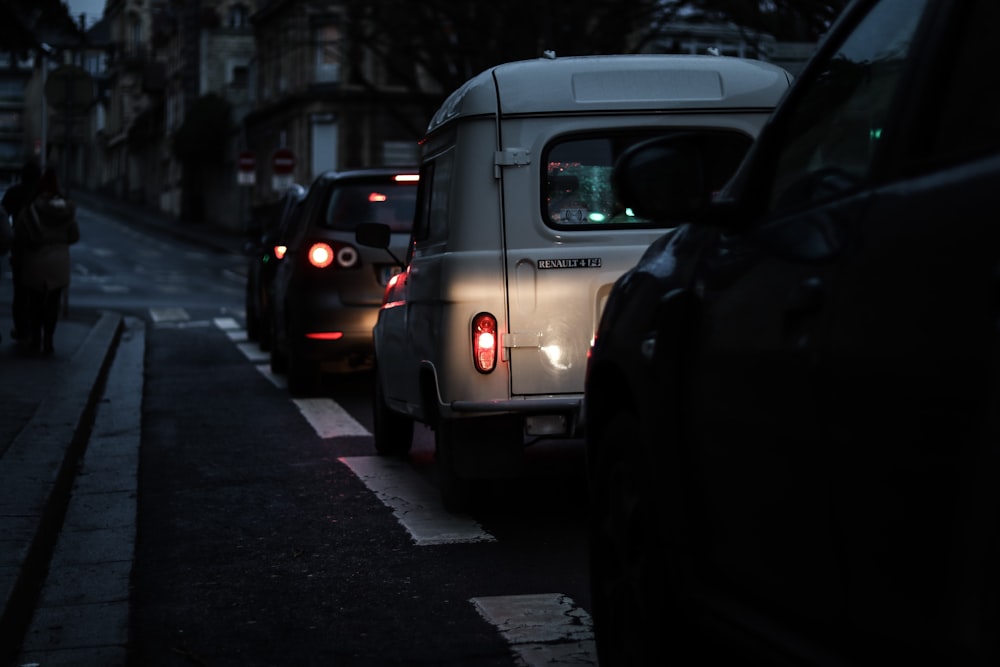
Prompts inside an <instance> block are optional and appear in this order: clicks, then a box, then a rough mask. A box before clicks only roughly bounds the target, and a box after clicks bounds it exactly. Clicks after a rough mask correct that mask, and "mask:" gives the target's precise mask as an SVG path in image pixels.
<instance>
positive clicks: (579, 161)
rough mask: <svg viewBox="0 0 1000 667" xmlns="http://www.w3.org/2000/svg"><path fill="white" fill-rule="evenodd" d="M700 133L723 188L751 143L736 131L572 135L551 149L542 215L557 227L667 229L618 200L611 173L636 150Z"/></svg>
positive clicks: (547, 155)
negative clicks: (622, 158)
mask: <svg viewBox="0 0 1000 667" xmlns="http://www.w3.org/2000/svg"><path fill="white" fill-rule="evenodd" d="M691 132H697V133H698V134H699V135H704V136H705V137H706V139H707V140H706V146H708V147H709V149H710V153H709V154H710V156H711V157H710V162H711V164H709V165H708V167H709V170H708V171H709V174H710V178H711V179H712V183H710V184H709V186H710V187H711V188H712V189H713V190H717V189H719V188H721V187H722V186H723V185H724V184H725V183H726V181H727V180H728V179H729V178H730V177H731V176H732V174H733V173H734V172H735V170H736V167H737V166H738V165H739V163H740V160H742V159H743V157H744V155H745V154H746V151H747V149H749V148H750V144H751V143H752V141H753V140H752V139H751V137H749V136H747V135H746V134H743V133H742V132H737V131H732V130H706V129H704V128H700V129H697V130H690V129H677V130H670V131H665V130H664V129H663V128H657V129H655V130H646V131H640V132H624V133H623V132H619V133H609V134H584V135H574V136H567V137H562V138H560V139H558V140H557V141H555V142H553V143H552V144H550V145H549V147H548V149H547V150H546V152H545V164H546V165H547V169H546V171H545V172H544V173H543V175H542V178H543V179H544V182H543V183H542V217H543V219H544V220H545V222H546V224H548V225H549V226H550V227H555V228H557V229H594V228H595V227H612V228H617V227H622V228H630V227H663V226H665V225H663V224H661V223H657V222H654V221H651V220H646V219H644V218H640V217H638V216H636V215H634V214H633V213H632V212H631V211H630V210H628V209H626V208H625V207H623V206H622V205H621V204H620V203H619V202H618V201H617V199H616V198H615V193H614V190H613V188H612V184H611V172H612V169H613V168H614V166H615V161H616V160H617V159H618V158H619V156H621V154H622V153H623V152H624V151H625V150H626V149H628V148H630V147H631V146H633V145H635V144H637V143H640V142H642V141H647V140H649V139H655V138H658V137H663V136H666V135H669V134H689V133H691Z"/></svg>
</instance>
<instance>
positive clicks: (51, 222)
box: [14, 167, 80, 356]
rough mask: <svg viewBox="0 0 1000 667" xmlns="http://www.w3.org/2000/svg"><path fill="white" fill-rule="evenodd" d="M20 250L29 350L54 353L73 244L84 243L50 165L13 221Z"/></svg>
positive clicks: (46, 353)
mask: <svg viewBox="0 0 1000 667" xmlns="http://www.w3.org/2000/svg"><path fill="white" fill-rule="evenodd" d="M14 239H15V244H18V247H19V252H21V260H20V262H21V267H20V269H21V271H20V272H21V281H22V285H23V287H24V296H25V302H26V303H25V305H26V315H27V317H26V319H27V326H28V332H27V333H28V342H27V345H28V352H29V353H32V354H36V353H39V352H40V353H41V354H43V355H46V356H47V355H51V354H52V352H53V345H52V337H53V334H54V333H55V329H56V323H57V322H58V321H59V307H60V305H61V303H62V296H63V291H64V290H65V289H66V287H67V286H68V285H69V274H70V258H69V246H70V245H72V244H74V243H76V242H77V241H79V240H80V228H79V226H78V225H77V221H76V205H75V204H74V203H73V202H72V201H70V200H69V199H67V198H66V197H65V196H64V195H63V193H62V191H61V189H60V188H59V179H58V178H57V177H56V172H55V170H54V169H52V168H51V167H49V168H46V170H45V171H44V172H43V173H42V177H41V179H40V180H39V182H38V194H37V195H36V197H35V198H34V199H33V200H32V201H31V203H30V204H28V205H27V206H24V207H23V208H22V209H21V212H20V213H18V215H17V217H16V218H15V219H14Z"/></svg>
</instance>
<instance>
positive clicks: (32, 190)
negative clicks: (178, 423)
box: [0, 158, 42, 341]
mask: <svg viewBox="0 0 1000 667" xmlns="http://www.w3.org/2000/svg"><path fill="white" fill-rule="evenodd" d="M41 177H42V169H41V167H40V166H39V165H38V161H37V160H35V159H34V158H29V159H28V160H26V161H25V163H24V166H22V167H21V180H20V182H18V183H15V184H14V185H12V186H10V187H9V188H7V190H6V192H4V195H3V199H2V200H0V206H3V209H4V210H5V211H6V212H7V215H9V216H10V222H11V223H13V222H14V221H15V220H16V219H17V216H18V214H20V213H21V209H22V208H24V207H25V206H26V205H28V204H30V203H31V201H32V200H33V199H34V198H35V195H36V194H38V181H39V179H40V178H41ZM10 273H11V289H12V290H13V293H12V299H11V317H12V318H13V320H14V329H13V330H12V331H11V332H10V337H11V338H13V339H14V340H15V341H19V340H22V339H25V338H26V337H27V335H28V334H27V331H28V320H27V313H26V311H25V297H24V286H23V285H22V284H21V252H20V251H19V248H18V246H17V240H16V239H12V241H11V246H10Z"/></svg>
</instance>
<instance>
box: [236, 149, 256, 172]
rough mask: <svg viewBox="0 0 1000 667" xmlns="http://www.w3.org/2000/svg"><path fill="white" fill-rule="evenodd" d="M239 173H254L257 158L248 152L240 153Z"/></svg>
mask: <svg viewBox="0 0 1000 667" xmlns="http://www.w3.org/2000/svg"><path fill="white" fill-rule="evenodd" d="M237 162H238V164H239V167H240V171H254V170H255V169H256V168H257V156H256V155H254V154H253V153H251V152H250V151H243V152H242V153H240V157H239V159H238V161H237Z"/></svg>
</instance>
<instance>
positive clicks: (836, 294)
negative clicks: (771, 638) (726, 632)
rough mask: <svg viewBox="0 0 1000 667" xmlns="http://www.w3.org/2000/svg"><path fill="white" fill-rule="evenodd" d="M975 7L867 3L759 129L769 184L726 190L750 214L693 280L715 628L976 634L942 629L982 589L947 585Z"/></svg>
mask: <svg viewBox="0 0 1000 667" xmlns="http://www.w3.org/2000/svg"><path fill="white" fill-rule="evenodd" d="M997 14H998V12H997V5H996V3H993V2H989V1H981V2H971V3H967V4H966V3H962V4H961V6H959V3H934V2H924V1H918V2H914V1H912V0H881V1H878V2H873V3H871V9H870V11H869V12H868V13H867V14H866V15H865V16H864V17H863V18H862V19H861V21H860V23H859V24H858V25H857V26H856V27H855V28H854V30H853V31H852V32H851V34H850V35H849V36H848V38H847V39H846V41H845V42H844V43H842V44H839V45H833V46H832V48H831V51H830V54H829V55H828V56H827V57H826V58H825V59H820V60H819V61H817V62H815V63H814V64H813V66H812V67H810V69H809V70H807V71H806V73H804V78H805V79H807V80H808V82H807V81H805V80H804V81H803V85H802V86H800V87H799V88H798V89H797V90H796V93H797V94H796V95H795V97H794V99H793V100H791V99H790V100H789V104H788V105H786V106H785V107H784V108H783V109H782V112H781V114H780V115H779V117H776V119H775V123H774V126H773V127H772V128H769V131H768V134H767V137H768V139H769V140H770V142H771V145H770V149H771V150H772V151H773V152H774V156H775V159H774V160H773V161H772V163H771V165H772V166H773V170H771V171H770V172H768V174H767V175H765V176H759V175H758V176H757V177H756V180H754V179H751V180H750V181H748V182H749V183H752V186H751V187H755V188H757V189H763V190H764V196H766V197H767V204H766V211H767V212H766V214H765V215H764V217H763V219H762V220H761V221H760V222H759V223H757V224H755V225H753V226H752V227H751V228H750V229H748V230H745V231H743V232H740V233H735V234H729V235H721V236H720V237H719V238H718V240H717V241H716V243H715V244H714V246H713V247H711V248H710V249H709V252H707V253H706V257H705V259H704V261H703V263H702V264H701V265H700V267H699V270H698V273H697V278H696V280H695V283H694V285H693V290H694V292H695V293H696V294H697V295H698V296H699V297H700V303H699V305H700V308H701V319H700V322H699V333H700V335H699V336H698V343H697V344H696V345H695V346H694V350H693V353H694V357H695V361H694V363H693V364H692V367H693V372H692V374H691V376H690V378H689V389H690V390H691V395H692V406H693V409H692V410H691V413H690V417H689V419H690V423H689V425H688V429H687V432H688V433H692V434H694V435H693V436H692V438H693V443H694V447H693V448H692V451H693V452H694V457H695V460H696V463H697V465H696V470H697V473H696V474H697V476H698V477H699V481H700V482H701V484H700V485H696V486H695V488H699V489H700V490H701V491H700V492H701V493H702V497H701V499H700V500H701V503H700V507H701V508H702V510H703V511H704V513H705V516H704V517H703V518H704V519H705V521H704V522H703V523H702V525H703V526H705V528H704V529H703V530H704V532H703V534H702V535H701V537H702V541H701V544H702V545H703V546H704V549H705V551H704V553H703V555H704V557H705V561H706V562H708V563H711V567H712V569H713V570H714V572H715V574H716V575H718V576H719V577H721V579H724V580H728V581H733V580H737V581H739V582H741V586H740V588H739V589H738V590H737V589H736V588H730V589H729V590H728V592H727V596H728V597H729V600H728V603H727V606H728V613H730V614H731V615H734V616H742V619H741V620H742V622H745V623H751V622H753V623H757V624H758V626H757V627H758V629H762V631H764V632H773V631H780V630H778V629H779V628H781V627H784V628H786V629H787V628H789V627H791V626H794V625H797V626H799V627H800V629H801V628H805V629H806V633H805V636H807V637H809V638H810V639H813V640H816V639H819V638H821V637H822V636H823V634H824V633H827V632H831V633H837V632H843V633H845V634H847V635H850V636H871V637H880V638H881V639H882V640H885V639H886V638H891V639H890V640H889V643H892V642H896V643H897V645H898V646H900V651H902V653H900V654H899V656H902V655H905V651H906V649H905V646H906V643H907V639H906V638H907V637H916V636H920V635H921V634H928V633H933V634H934V636H935V638H936V637H938V636H940V637H943V638H944V639H941V641H940V642H937V641H936V640H932V641H931V643H939V644H940V645H942V646H943V645H945V644H946V642H947V641H953V642H956V644H954V645H958V644H961V643H963V642H965V643H966V644H967V645H971V644H972V643H975V642H979V641H984V640H983V639H982V638H983V637H986V633H988V632H990V631H989V630H988V628H985V627H976V626H975V624H973V625H969V626H965V627H962V626H961V622H963V621H966V620H970V619H971V618H972V617H973V616H975V614H977V613H979V612H980V611H981V610H982V609H983V608H984V605H985V604H986V603H985V595H986V594H985V593H984V592H983V589H982V588H981V587H979V588H977V587H976V586H974V585H970V586H968V587H967V589H965V590H963V589H961V588H960V587H958V588H956V584H959V583H961V582H962V580H963V578H962V577H961V576H958V575H957V572H959V571H961V570H962V569H963V568H964V567H965V566H967V565H968V563H969V562H973V563H977V562H978V563H981V560H982V558H983V557H984V556H983V552H982V551H979V552H976V551H975V547H976V546H978V547H982V546H983V545H984V544H987V543H991V542H992V540H993V539H995V538H994V537H990V536H995V527H993V526H987V527H986V528H985V529H984V530H985V534H984V533H983V532H977V530H979V529H982V528H983V525H984V524H975V527H973V528H969V526H972V525H973V524H974V522H975V518H974V517H976V515H977V512H978V511H979V510H977V509H976V507H974V506H973V504H972V503H971V502H970V501H971V500H972V498H975V497H977V496H976V494H975V493H974V492H972V491H968V490H966V489H963V485H962V483H963V481H964V482H969V481H971V480H974V479H975V478H976V471H975V466H974V465H972V462H973V461H975V460H977V457H978V456H979V454H977V453H975V452H976V451H977V450H976V447H977V444H978V442H979V440H980V439H981V438H982V437H983V436H982V430H983V428H984V423H985V421H986V418H987V416H988V415H989V414H991V413H990V412H989V410H995V406H993V407H990V406H989V405H988V402H989V401H990V400H991V399H990V393H989V392H990V387H991V383H992V382H993V381H994V378H993V377H992V375H991V373H992V368H991V364H992V357H993V354H994V348H995V340H994V338H995V334H996V332H995V323H994V322H995V319H996V316H997V313H996V270H997V266H998V244H997V241H998V239H997V224H996V221H997V220H998V219H1000V218H998V217H997V212H998V211H1000V195H998V192H997V188H996V186H995V184H996V183H1000V178H998V177H1000V155H998V146H1000V141H998V135H1000V132H998V121H997V119H998V117H1000V105H998V104H997V100H998V95H1000V86H998V81H1000V79H998V77H997V75H996V74H995V72H994V71H991V72H989V73H988V74H985V75H984V74H983V73H982V70H981V68H978V67H977V66H976V65H975V63H976V62H982V58H984V57H987V56H986V46H985V45H986V44H988V43H989V37H988V36H987V35H986V34H984V33H983V30H985V29H986V28H985V27H986V26H994V25H996V20H997V19H998V18H1000V17H998V16H997ZM965 133H968V135H969V136H962V135H963V134H965ZM768 151H769V148H768V147H767V145H765V146H761V147H760V150H759V151H757V154H756V155H755V157H756V158H759V160H760V163H759V165H755V164H753V163H750V164H749V165H747V166H748V167H749V168H750V169H753V168H754V167H755V166H760V168H761V169H762V170H764V171H766V170H767V165H768V159H767V155H768ZM762 186H763V187H762ZM743 195H744V196H745V197H748V198H750V197H752V196H753V195H748V194H747V193H746V192H744V193H743ZM993 400H995V399H993ZM994 439H995V438H994ZM987 495H988V494H987ZM994 500H995V499H994ZM994 518H995V516H994ZM963 528H969V529H968V532H963ZM958 535H960V536H961V539H956V536H958ZM994 544H995V543H994ZM974 553H978V554H979V555H978V556H975V557H973V556H971V555H970V554H974ZM721 579H720V580H721ZM970 581H971V579H970ZM962 605H965V607H964V608H961V609H959V607H961V606H962ZM751 607H752V608H754V609H755V611H754V612H753V613H751V612H749V611H748V609H750V608H751ZM792 609H794V610H795V612H794V614H791V613H789V610H792ZM734 610H736V611H735V612H734ZM956 611H957V612H961V613H958V614H955V613H952V612H956ZM962 614H970V615H968V616H962ZM752 616H756V619H755V620H751V617H752ZM768 616H770V619H769V620H768V621H767V622H766V623H764V624H761V623H760V621H761V619H762V618H767V617H768ZM946 616H948V617H950V618H951V619H953V623H954V624H953V625H947V624H944V623H938V622H937V620H939V619H940V618H944V617H946ZM776 618H778V619H780V621H778V622H776V623H774V624H773V625H770V630H766V629H763V628H765V626H766V625H767V624H769V623H771V622H773V621H775V619H776ZM929 619H935V621H934V622H929ZM956 619H958V620H956ZM962 633H971V634H967V635H965V636H962ZM976 633H979V636H975V635H976ZM989 641H992V640H989ZM925 645H926V644H925ZM954 645H953V646H954ZM899 656H897V657H899ZM914 657H915V656H914Z"/></svg>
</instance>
